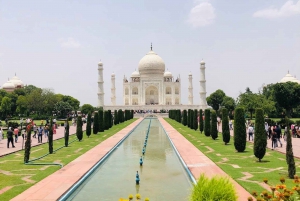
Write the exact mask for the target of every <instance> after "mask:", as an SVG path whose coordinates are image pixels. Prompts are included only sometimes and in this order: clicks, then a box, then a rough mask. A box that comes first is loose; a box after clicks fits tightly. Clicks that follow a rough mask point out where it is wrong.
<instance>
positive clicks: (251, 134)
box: [248, 124, 254, 141]
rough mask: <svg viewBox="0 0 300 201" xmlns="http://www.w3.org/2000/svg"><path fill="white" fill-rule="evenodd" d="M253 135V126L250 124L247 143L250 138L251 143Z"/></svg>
mask: <svg viewBox="0 0 300 201" xmlns="http://www.w3.org/2000/svg"><path fill="white" fill-rule="evenodd" d="M253 133H254V128H253V125H252V124H250V125H249V127H248V137H249V141H250V138H251V139H252V141H253Z"/></svg>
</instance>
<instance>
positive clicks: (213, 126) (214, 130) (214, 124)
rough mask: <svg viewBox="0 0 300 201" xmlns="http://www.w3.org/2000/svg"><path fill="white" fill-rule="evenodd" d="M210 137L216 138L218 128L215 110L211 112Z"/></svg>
mask: <svg viewBox="0 0 300 201" xmlns="http://www.w3.org/2000/svg"><path fill="white" fill-rule="evenodd" d="M210 132H211V138H212V139H213V140H215V139H217V138H218V128H217V113H216V111H212V112H211V129H210Z"/></svg>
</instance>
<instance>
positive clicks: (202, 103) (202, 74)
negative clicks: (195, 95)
mask: <svg viewBox="0 0 300 201" xmlns="http://www.w3.org/2000/svg"><path fill="white" fill-rule="evenodd" d="M200 108H201V109H206V108H207V102H206V80H205V62H204V61H203V60H202V61H201V62H200Z"/></svg>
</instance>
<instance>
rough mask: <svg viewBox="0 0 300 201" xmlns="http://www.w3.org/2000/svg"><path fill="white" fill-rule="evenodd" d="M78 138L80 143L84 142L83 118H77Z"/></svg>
mask: <svg viewBox="0 0 300 201" xmlns="http://www.w3.org/2000/svg"><path fill="white" fill-rule="evenodd" d="M76 136H77V138H78V141H81V140H82V137H83V132H82V118H81V116H78V117H77V127H76Z"/></svg>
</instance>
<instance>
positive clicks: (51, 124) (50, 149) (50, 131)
mask: <svg viewBox="0 0 300 201" xmlns="http://www.w3.org/2000/svg"><path fill="white" fill-rule="evenodd" d="M48 145H49V154H52V153H53V120H52V118H50V126H49V136H48Z"/></svg>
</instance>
